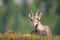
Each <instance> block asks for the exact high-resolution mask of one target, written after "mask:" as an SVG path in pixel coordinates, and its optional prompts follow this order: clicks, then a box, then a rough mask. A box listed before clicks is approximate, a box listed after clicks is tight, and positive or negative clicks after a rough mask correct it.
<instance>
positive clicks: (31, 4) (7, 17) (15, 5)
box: [0, 0, 60, 35]
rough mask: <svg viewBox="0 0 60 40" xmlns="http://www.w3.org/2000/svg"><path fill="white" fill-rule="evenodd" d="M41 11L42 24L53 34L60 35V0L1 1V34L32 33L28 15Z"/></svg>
mask: <svg viewBox="0 0 60 40" xmlns="http://www.w3.org/2000/svg"><path fill="white" fill-rule="evenodd" d="M39 8H40V10H41V12H42V13H43V16H42V18H41V20H40V21H41V23H42V24H43V25H48V26H49V27H50V29H51V30H52V32H53V34H55V35H60V0H0V32H2V33H4V32H7V31H14V32H20V33H30V32H31V31H32V30H33V26H32V23H31V22H30V20H29V17H28V14H29V12H30V10H32V11H33V12H36V10H37V9H39Z"/></svg>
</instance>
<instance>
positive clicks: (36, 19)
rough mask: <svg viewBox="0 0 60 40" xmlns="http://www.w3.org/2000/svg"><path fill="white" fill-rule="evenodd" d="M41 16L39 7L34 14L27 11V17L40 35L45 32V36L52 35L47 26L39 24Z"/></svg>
mask: <svg viewBox="0 0 60 40" xmlns="http://www.w3.org/2000/svg"><path fill="white" fill-rule="evenodd" d="M41 16H42V13H41V12H40V9H38V10H37V12H36V13H35V14H33V12H32V11H31V12H30V13H29V18H30V20H31V22H32V24H33V26H34V28H36V30H37V32H38V33H39V34H41V35H44V34H46V35H47V36H52V32H51V30H50V29H49V27H48V26H44V25H43V24H41V22H40V19H41Z"/></svg>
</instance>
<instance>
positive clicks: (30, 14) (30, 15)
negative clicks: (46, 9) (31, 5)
mask: <svg viewBox="0 0 60 40" xmlns="http://www.w3.org/2000/svg"><path fill="white" fill-rule="evenodd" d="M32 16H33V12H32V10H31V11H30V13H29V18H30V17H32Z"/></svg>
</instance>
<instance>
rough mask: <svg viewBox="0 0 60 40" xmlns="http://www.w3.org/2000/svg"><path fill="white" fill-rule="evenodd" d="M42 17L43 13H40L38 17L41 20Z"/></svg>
mask: <svg viewBox="0 0 60 40" xmlns="http://www.w3.org/2000/svg"><path fill="white" fill-rule="evenodd" d="M41 16H42V12H40V14H39V15H38V18H39V20H40V19H41Z"/></svg>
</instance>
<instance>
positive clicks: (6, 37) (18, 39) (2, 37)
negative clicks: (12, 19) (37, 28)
mask: <svg viewBox="0 0 60 40" xmlns="http://www.w3.org/2000/svg"><path fill="white" fill-rule="evenodd" d="M0 40H60V36H52V37H48V36H41V35H35V34H32V35H31V34H23V35H22V34H20V33H15V32H6V33H4V34H2V33H0Z"/></svg>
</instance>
